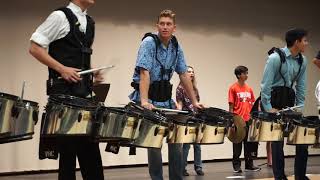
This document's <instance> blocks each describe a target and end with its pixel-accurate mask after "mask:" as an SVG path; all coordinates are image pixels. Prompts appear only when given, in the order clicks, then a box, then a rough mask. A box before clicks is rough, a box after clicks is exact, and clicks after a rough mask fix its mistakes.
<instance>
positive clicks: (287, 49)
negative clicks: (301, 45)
mask: <svg viewBox="0 0 320 180" xmlns="http://www.w3.org/2000/svg"><path fill="white" fill-rule="evenodd" d="M283 52H284V54H285V55H286V57H292V58H295V59H297V58H298V57H299V54H298V55H297V56H295V57H293V56H292V54H291V51H290V49H289V48H288V47H287V46H286V47H284V48H283Z"/></svg>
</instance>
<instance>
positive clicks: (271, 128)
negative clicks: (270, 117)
mask: <svg viewBox="0 0 320 180" xmlns="http://www.w3.org/2000/svg"><path fill="white" fill-rule="evenodd" d="M270 131H273V123H272V124H271V126H270Z"/></svg>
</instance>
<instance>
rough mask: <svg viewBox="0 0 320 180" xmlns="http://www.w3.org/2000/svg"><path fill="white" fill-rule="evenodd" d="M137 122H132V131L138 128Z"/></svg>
mask: <svg viewBox="0 0 320 180" xmlns="http://www.w3.org/2000/svg"><path fill="white" fill-rule="evenodd" d="M138 122H139V121H137V120H135V121H134V123H133V129H137V127H138Z"/></svg>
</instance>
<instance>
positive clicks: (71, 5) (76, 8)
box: [67, 2, 87, 15]
mask: <svg viewBox="0 0 320 180" xmlns="http://www.w3.org/2000/svg"><path fill="white" fill-rule="evenodd" d="M67 7H68V8H69V9H71V11H72V12H74V13H76V14H80V15H87V10H85V11H82V9H81V8H80V7H79V6H78V5H76V4H74V3H72V2H70V3H69V5H68V6H67Z"/></svg>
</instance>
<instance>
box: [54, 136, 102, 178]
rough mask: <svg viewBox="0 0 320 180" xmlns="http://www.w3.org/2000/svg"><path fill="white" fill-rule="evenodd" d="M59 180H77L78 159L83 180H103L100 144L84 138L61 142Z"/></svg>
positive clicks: (72, 138) (70, 138)
mask: <svg viewBox="0 0 320 180" xmlns="http://www.w3.org/2000/svg"><path fill="white" fill-rule="evenodd" d="M59 153H60V159H59V180H76V175H75V170H76V157H78V161H79V165H80V170H81V174H82V177H83V180H103V179H104V176H103V167H102V161H101V155H100V149H99V144H98V143H94V142H93V141H92V140H90V139H87V138H83V137H68V138H67V139H64V140H62V141H59Z"/></svg>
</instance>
